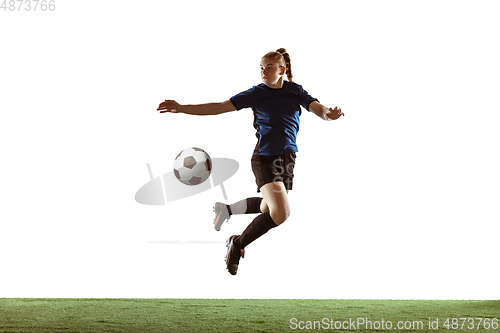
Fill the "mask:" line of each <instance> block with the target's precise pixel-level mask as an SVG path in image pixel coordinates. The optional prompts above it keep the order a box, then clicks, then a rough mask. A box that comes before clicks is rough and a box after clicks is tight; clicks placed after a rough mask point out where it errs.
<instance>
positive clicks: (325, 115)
mask: <svg viewBox="0 0 500 333" xmlns="http://www.w3.org/2000/svg"><path fill="white" fill-rule="evenodd" d="M309 111H311V112H312V113H314V114H315V115H317V116H318V117H320V118H321V119H323V120H335V119H338V118H340V116H343V115H344V112H342V109H340V108H337V107H335V108H334V109H332V108H327V107H326V106H323V105H321V104H320V103H319V102H318V101H314V102H312V103H311V104H310V105H309Z"/></svg>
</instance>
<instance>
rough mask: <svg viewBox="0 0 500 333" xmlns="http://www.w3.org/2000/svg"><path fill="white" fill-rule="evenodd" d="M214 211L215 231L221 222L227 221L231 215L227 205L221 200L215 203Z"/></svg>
mask: <svg viewBox="0 0 500 333" xmlns="http://www.w3.org/2000/svg"><path fill="white" fill-rule="evenodd" d="M214 212H215V219H214V227H215V230H216V231H220V227H221V226H222V223H224V222H226V221H229V218H230V217H231V215H229V211H228V209H227V205H226V204H223V203H222V202H216V203H215V206H214Z"/></svg>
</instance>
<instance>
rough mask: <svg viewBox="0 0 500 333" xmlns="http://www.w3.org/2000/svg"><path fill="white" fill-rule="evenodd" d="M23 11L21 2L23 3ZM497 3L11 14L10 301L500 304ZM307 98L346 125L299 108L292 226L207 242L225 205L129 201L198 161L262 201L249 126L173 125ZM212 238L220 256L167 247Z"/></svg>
mask: <svg viewBox="0 0 500 333" xmlns="http://www.w3.org/2000/svg"><path fill="white" fill-rule="evenodd" d="M16 6H18V3H17V2H16ZM498 7H499V6H498V4H497V2H496V1H419V2H408V1H376V2H375V1H307V2H304V1H296V2H294V1H292V2H285V1H268V0H266V1H247V2H240V1H236V2H235V1H159V0H155V1H142V2H139V1H105V2H103V1H59V0H56V10H55V11H53V12H41V11H40V10H38V11H37V12H34V11H31V12H27V11H24V10H23V9H21V11H17V8H16V11H14V12H9V11H6V12H4V11H3V10H2V11H0V31H1V32H2V33H1V35H2V38H1V50H2V51H1V53H0V66H1V68H0V73H1V74H0V96H1V97H0V110H1V113H0V117H1V118H0V119H1V120H0V139H1V146H2V162H1V164H0V171H1V172H0V181H1V185H0V196H1V197H0V199H1V201H0V204H1V209H0V253H2V263H1V267H2V274H0V297H153V298H163V297H182V298H206V297H207V298H365V299H366V298H430V299H498V298H499V297H500V294H499V290H498V231H499V222H500V213H499V206H498V203H499V202H500V201H499V199H500V193H499V188H500V176H499V172H498V170H500V162H499V155H498V147H499V143H500V134H499V133H500V132H499V130H498V124H499V121H500V115H499V111H500V102H499V98H498V94H499V91H500V82H499V77H500V65H499V63H500V62H499V61H498V59H500V51H499V46H498V31H500V21H499V20H498V9H499V8H498ZM280 47H285V48H287V50H288V51H289V53H290V55H291V59H292V69H293V73H294V80H295V81H296V82H297V83H299V84H302V85H303V86H304V88H305V89H306V90H307V91H308V92H309V93H310V94H311V95H313V96H314V97H317V98H318V99H319V100H320V101H321V102H322V103H323V104H324V105H326V106H329V107H333V106H340V107H341V108H342V110H343V111H344V112H345V114H346V116H345V117H342V118H341V119H339V120H337V121H334V122H325V121H322V120H321V119H319V118H318V117H316V116H314V115H313V114H311V113H308V112H304V113H303V114H302V117H301V121H302V122H301V129H300V132H299V137H298V145H299V150H300V152H299V153H298V157H297V166H296V178H295V184H294V189H293V191H292V192H291V193H290V201H291V205H292V215H291V217H290V218H289V220H288V221H287V222H286V223H285V224H284V225H282V226H280V227H279V228H277V229H273V230H272V231H270V232H269V233H268V234H266V235H265V236H264V237H262V238H260V239H258V240H257V241H256V242H255V243H253V244H251V245H250V246H249V247H248V248H247V256H246V258H245V259H242V261H241V265H240V269H239V272H238V275H236V276H234V277H233V276H231V275H229V273H228V272H227V271H226V269H225V263H224V256H225V244H224V241H225V239H226V238H227V237H229V236H230V235H232V234H239V233H241V232H242V230H243V229H244V228H245V227H246V225H247V224H248V223H250V222H251V220H252V219H253V217H254V216H253V215H246V216H234V217H232V218H231V223H230V224H229V225H224V226H223V227H222V231H220V232H219V233H217V232H215V231H214V230H213V227H212V219H213V213H212V205H213V203H214V202H215V201H224V199H223V196H222V192H221V190H220V188H214V189H212V190H210V191H206V192H204V193H202V194H199V195H196V196H193V197H190V198H187V199H184V200H181V201H176V202H172V203H169V204H168V205H166V206H146V205H140V204H138V203H136V202H135V200H134V196H135V193H136V191H137V190H138V189H139V188H140V187H141V186H142V185H143V184H145V183H146V182H148V181H149V173H148V170H147V167H146V163H150V165H151V168H152V172H153V174H154V176H159V175H161V174H164V173H166V172H169V171H171V168H172V164H173V160H174V158H175V156H176V155H177V154H178V153H179V151H180V150H182V149H184V148H187V147H190V146H196V147H201V148H203V149H205V150H206V151H207V152H208V153H209V154H210V155H211V156H212V157H221V158H232V159H235V160H237V161H238V162H239V163H240V169H239V171H238V173H237V174H236V175H235V176H234V177H233V178H231V179H230V180H228V181H227V182H226V183H225V188H226V191H227V194H228V197H229V198H228V199H229V200H228V202H229V203H232V202H235V201H238V200H240V199H243V198H246V197H251V196H256V195H257V193H256V192H255V190H256V189H255V183H254V178H253V174H252V172H251V169H250V157H251V152H252V150H253V148H254V146H255V142H256V138H255V136H254V135H255V134H254V129H253V127H252V120H253V116H252V112H251V110H249V109H246V110H242V111H239V112H232V113H228V114H224V115H220V116H213V117H196V116H189V115H183V114H180V115H179V114H159V113H157V112H156V108H157V106H158V104H159V103H160V102H161V101H163V100H164V99H166V98H168V99H175V100H177V101H178V102H179V103H184V104H196V103H205V102H222V101H224V100H227V99H229V98H230V97H231V96H233V95H234V94H236V93H239V92H241V91H243V90H246V89H248V88H250V87H251V86H253V85H255V84H259V83H260V76H259V61H260V58H261V57H262V55H264V54H265V53H267V52H268V51H273V50H276V49H277V48H280ZM176 241H180V242H186V241H198V242H199V243H202V242H207V243H206V244H177V245H176V244H171V243H172V242H176Z"/></svg>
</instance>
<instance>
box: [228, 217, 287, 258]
mask: <svg viewBox="0 0 500 333" xmlns="http://www.w3.org/2000/svg"><path fill="white" fill-rule="evenodd" d="M275 227H277V225H276V223H274V221H273V219H272V218H271V214H270V213H269V212H268V213H262V214H260V215H259V216H257V217H256V218H255V219H254V220H253V221H252V223H250V224H249V225H248V227H247V228H246V229H245V231H243V233H242V234H241V235H240V236H238V238H236V240H235V241H234V245H236V246H237V247H239V248H240V249H244V248H245V247H246V246H247V245H248V244H250V243H252V242H253V241H254V240H256V239H257V238H259V237H260V236H262V235H264V234H265V233H266V232H268V231H269V230H271V229H272V228H275Z"/></svg>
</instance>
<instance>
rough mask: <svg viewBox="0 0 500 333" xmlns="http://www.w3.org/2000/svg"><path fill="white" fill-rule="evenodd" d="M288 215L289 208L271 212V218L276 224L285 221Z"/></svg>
mask: <svg viewBox="0 0 500 333" xmlns="http://www.w3.org/2000/svg"><path fill="white" fill-rule="evenodd" d="M289 216H290V209H280V210H276V211H272V212H271V218H272V219H273V221H274V223H276V225H280V224H282V223H283V222H285V221H286V220H287V219H288V217H289Z"/></svg>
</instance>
